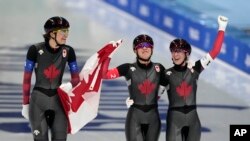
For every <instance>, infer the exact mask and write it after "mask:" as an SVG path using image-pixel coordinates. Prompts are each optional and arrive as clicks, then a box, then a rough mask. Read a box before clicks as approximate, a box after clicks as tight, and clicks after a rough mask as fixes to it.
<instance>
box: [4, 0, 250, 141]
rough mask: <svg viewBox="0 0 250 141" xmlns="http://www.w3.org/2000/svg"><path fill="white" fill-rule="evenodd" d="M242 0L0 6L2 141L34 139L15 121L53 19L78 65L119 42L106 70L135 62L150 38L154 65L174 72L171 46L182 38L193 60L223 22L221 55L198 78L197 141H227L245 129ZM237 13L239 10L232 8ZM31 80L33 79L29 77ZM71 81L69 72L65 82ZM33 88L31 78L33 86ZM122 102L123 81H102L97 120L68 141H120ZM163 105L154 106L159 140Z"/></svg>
mask: <svg viewBox="0 0 250 141" xmlns="http://www.w3.org/2000/svg"><path fill="white" fill-rule="evenodd" d="M246 3H247V0H238V1H237V2H235V1H233V0H220V1H216V0H200V1H195V0H185V1H183V0H91V1H87V0H43V1H41V0H25V1H19V0H0V11H1V12H0V19H1V22H0V135H1V139H2V140H9V141H17V140H18V141H27V140H32V134H31V133H30V128H29V124H28V121H27V120H26V119H24V118H23V117H22V116H21V113H20V112H21V107H22V77H23V68H24V62H25V59H26V58H25V56H26V53H27V50H28V47H29V46H30V45H32V44H34V43H37V42H41V41H43V37H42V35H43V34H44V29H43V25H44V23H45V22H46V20H47V19H48V18H50V17H53V16H63V17H65V18H66V19H67V20H68V21H69V22H70V25H71V27H70V33H69V38H68V41H67V44H69V45H71V46H72V47H74V48H75V51H76V55H77V62H78V65H79V66H80V67H82V66H83V65H84V63H85V61H86V59H87V58H88V57H90V56H91V55H92V54H93V53H95V52H96V51H98V50H99V49H100V48H101V47H102V46H103V45H105V44H106V43H108V42H109V41H112V40H114V41H116V40H119V39H123V43H122V45H121V47H120V49H119V50H118V51H117V53H116V54H114V56H113V59H112V61H111V67H116V66H118V65H120V64H122V63H127V62H134V61H135V55H134V53H133V51H132V41H133V39H134V37H136V36H137V35H139V34H142V33H144V34H148V35H150V36H151V37H153V39H154V42H155V48H154V54H153V57H152V60H153V61H154V62H160V63H162V64H163V65H164V66H165V67H166V68H168V67H171V66H172V61H171V57H170V53H169V49H168V46H169V43H170V42H171V41H172V40H173V39H175V38H185V39H186V40H188V41H189V42H190V43H191V44H192V54H191V59H192V60H194V61H196V60H198V59H200V58H201V57H203V56H204V55H205V54H206V53H207V52H208V51H209V50H210V49H211V48H212V46H213V42H214V38H215V36H216V33H217V16H218V15H224V16H227V17H228V18H229V23H228V28H227V30H226V37H225V42H224V43H223V48H222V51H221V54H220V55H219V57H218V58H217V59H216V60H215V61H214V62H213V63H212V64H211V65H210V66H209V67H208V68H207V69H206V70H205V71H204V72H203V73H202V74H201V76H200V80H199V82H198V92H197V106H198V113H199V117H200V120H201V124H202V138H201V140H202V141H211V140H216V141H228V140H229V127H230V125H233V124H244V125H246V124H250V120H249V117H250V110H249V105H250V88H249V86H250V76H249V74H250V47H249V43H250V41H249V34H250V19H249V18H248V15H247V13H248V12H250V11H249V10H248V8H247V4H246ZM236 7H237V8H236ZM33 79H34V75H33ZM63 80H64V81H65V82H66V81H68V80H69V73H68V70H67V69H66V75H65V76H64V79H63ZM32 82H34V80H32ZM127 97H128V91H127V86H126V83H125V79H124V78H119V79H116V80H108V81H107V80H106V81H104V83H103V86H102V93H101V101H100V106H99V114H98V116H97V118H96V119H94V120H93V121H92V122H91V123H89V124H88V125H87V126H86V127H84V128H82V130H81V131H80V132H78V133H76V134H74V135H69V137H68V140H70V141H77V140H96V141H108V140H111V139H112V140H117V141H118V140H119V141H125V140H126V139H125V132H124V127H125V118H126V113H127V108H126V105H125V99H126V98H127ZM167 107H168V99H167V95H166V94H164V95H163V96H162V97H161V99H160V100H159V111H160V115H161V122H162V130H161V135H160V139H159V140H160V141H165V128H166V127H165V126H166V122H165V118H166V114H167Z"/></svg>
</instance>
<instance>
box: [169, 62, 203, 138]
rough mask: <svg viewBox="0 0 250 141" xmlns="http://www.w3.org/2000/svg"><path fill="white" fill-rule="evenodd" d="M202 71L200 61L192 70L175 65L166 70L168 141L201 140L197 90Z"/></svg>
mask: <svg viewBox="0 0 250 141" xmlns="http://www.w3.org/2000/svg"><path fill="white" fill-rule="evenodd" d="M202 70H203V68H202V65H201V63H200V61H197V62H196V64H195V66H194V67H193V68H192V69H189V68H187V66H185V67H180V66H177V65H175V66H174V67H172V68H170V69H167V70H165V75H166V81H167V83H168V84H169V89H168V90H167V92H168V98H169V110H168V115H167V131H166V141H199V140H200V137H201V123H200V120H199V117H198V114H197V110H196V90H197V81H198V78H199V75H200V73H201V71H202Z"/></svg>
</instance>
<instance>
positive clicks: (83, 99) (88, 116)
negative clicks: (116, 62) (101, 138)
mask: <svg viewBox="0 0 250 141" xmlns="http://www.w3.org/2000/svg"><path fill="white" fill-rule="evenodd" d="M121 42H122V40H118V41H116V42H114V41H111V42H110V43H108V44H107V45H105V46H104V47H103V48H102V49H100V50H99V51H98V52H97V53H95V54H93V55H92V56H91V57H90V58H89V59H88V60H87V61H86V63H85V65H84V66H83V68H82V70H81V72H80V74H79V75H80V83H78V85H76V86H75V87H74V88H68V87H65V86H62V85H63V84H62V85H61V86H60V87H59V88H58V95H59V97H60V99H61V102H62V105H63V108H64V111H65V113H66V116H67V118H68V133H71V134H75V133H76V132H78V131H79V130H80V129H81V128H83V127H84V126H85V125H86V124H87V123H89V122H90V121H92V120H93V119H94V118H95V117H96V116H97V114H98V107H99V101H100V91H101V86H102V69H103V62H104V61H105V60H106V59H109V58H111V57H112V55H113V54H114V52H115V50H116V49H117V48H118V47H119V46H120V44H121Z"/></svg>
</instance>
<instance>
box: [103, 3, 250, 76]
mask: <svg viewBox="0 0 250 141" xmlns="http://www.w3.org/2000/svg"><path fill="white" fill-rule="evenodd" d="M103 1H104V2H106V3H108V4H111V5H113V6H115V7H117V8H119V9H121V10H123V11H125V12H127V13H129V14H131V15H134V16H135V17H137V18H139V19H141V20H143V21H145V22H147V23H149V24H151V25H153V26H155V27H157V28H159V29H161V30H162V31H165V32H167V33H169V34H172V35H174V36H176V37H179V38H184V39H186V40H187V41H189V42H190V43H191V44H192V45H194V46H197V47H199V48H200V49H202V50H204V51H209V50H210V49H211V47H212V46H213V43H214V39H215V36H216V34H217V27H216V26H206V25H205V24H201V23H199V22H198V20H197V21H195V20H192V19H195V17H194V18H192V19H190V18H188V17H186V16H185V13H183V12H182V13H181V12H178V10H176V9H175V10H173V9H172V7H171V5H168V4H167V3H164V2H162V4H161V5H159V4H157V3H155V2H152V1H149V0H103ZM189 14H190V13H189ZM229 24H230V23H229ZM218 57H219V58H220V59H221V60H223V61H224V62H226V63H228V64H229V65H231V66H233V67H235V68H238V69H240V70H241V71H243V72H245V73H247V74H250V46H249V45H248V44H247V43H244V42H242V41H240V40H239V39H237V38H235V37H234V36H231V35H230V34H228V33H227V32H226V36H225V41H224V43H223V48H222V51H221V53H220V55H219V56H218Z"/></svg>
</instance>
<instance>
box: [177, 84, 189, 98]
mask: <svg viewBox="0 0 250 141" xmlns="http://www.w3.org/2000/svg"><path fill="white" fill-rule="evenodd" d="M191 91H192V86H191V85H188V83H187V82H185V81H182V82H181V84H180V86H178V87H176V92H177V93H178V94H179V96H181V97H183V98H184V99H187V97H188V96H189V95H190V93H191Z"/></svg>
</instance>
